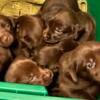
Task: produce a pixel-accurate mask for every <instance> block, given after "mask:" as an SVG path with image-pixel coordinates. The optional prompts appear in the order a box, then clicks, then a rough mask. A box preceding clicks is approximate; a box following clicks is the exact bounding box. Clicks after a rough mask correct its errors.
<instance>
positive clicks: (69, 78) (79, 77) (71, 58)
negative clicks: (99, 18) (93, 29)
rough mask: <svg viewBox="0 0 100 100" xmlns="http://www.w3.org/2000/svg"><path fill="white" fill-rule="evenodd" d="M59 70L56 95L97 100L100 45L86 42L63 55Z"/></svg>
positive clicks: (99, 73)
mask: <svg viewBox="0 0 100 100" xmlns="http://www.w3.org/2000/svg"><path fill="white" fill-rule="evenodd" d="M59 70H60V72H59V80H58V84H59V85H58V86H59V87H58V91H59V92H57V93H58V94H56V95H59V96H68V97H74V98H85V99H88V100H96V95H97V93H99V92H100V88H99V87H100V86H99V84H100V43H99V42H94V41H91V42H84V43H83V44H80V45H79V46H78V47H77V48H76V49H74V50H73V51H70V52H67V53H65V54H63V55H62V56H61V58H60V60H59ZM56 91H57V90H56Z"/></svg>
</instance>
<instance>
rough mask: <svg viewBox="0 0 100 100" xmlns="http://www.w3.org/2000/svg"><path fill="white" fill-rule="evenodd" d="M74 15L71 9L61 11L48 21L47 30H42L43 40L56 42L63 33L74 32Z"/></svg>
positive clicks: (70, 33)
mask: <svg viewBox="0 0 100 100" xmlns="http://www.w3.org/2000/svg"><path fill="white" fill-rule="evenodd" d="M76 20H77V19H76V16H75V15H74V13H73V12H71V11H61V12H59V13H58V14H56V16H55V17H54V18H53V19H52V20H50V21H49V22H48V27H47V30H46V31H44V34H43V35H44V40H45V42H47V43H57V42H59V41H60V39H62V38H63V37H64V36H65V35H67V36H69V35H72V34H74V33H75V32H74V31H75V29H74V28H75V25H76Z"/></svg>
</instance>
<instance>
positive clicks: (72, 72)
mask: <svg viewBox="0 0 100 100" xmlns="http://www.w3.org/2000/svg"><path fill="white" fill-rule="evenodd" d="M77 71H78V66H77V63H76V62H72V64H71V65H70V66H69V69H67V74H68V76H69V77H70V78H71V79H72V81H73V82H74V83H77V82H78V76H77Z"/></svg>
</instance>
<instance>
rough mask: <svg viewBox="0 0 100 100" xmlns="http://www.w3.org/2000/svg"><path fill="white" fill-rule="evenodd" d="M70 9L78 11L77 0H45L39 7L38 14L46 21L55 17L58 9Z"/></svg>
mask: <svg viewBox="0 0 100 100" xmlns="http://www.w3.org/2000/svg"><path fill="white" fill-rule="evenodd" d="M63 10H72V11H75V12H78V11H80V9H79V7H78V3H77V0H62V1H61V0H46V1H45V3H44V4H43V6H42V8H41V9H40V12H39V13H40V15H41V16H42V18H43V20H45V21H46V22H48V21H50V20H51V19H53V18H54V17H55V15H56V14H57V13H58V12H59V11H63Z"/></svg>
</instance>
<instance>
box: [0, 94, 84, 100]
mask: <svg viewBox="0 0 100 100" xmlns="http://www.w3.org/2000/svg"><path fill="white" fill-rule="evenodd" d="M0 100H83V99H73V98H59V97H49V96H37V95H25V94H16V93H8V92H0Z"/></svg>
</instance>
